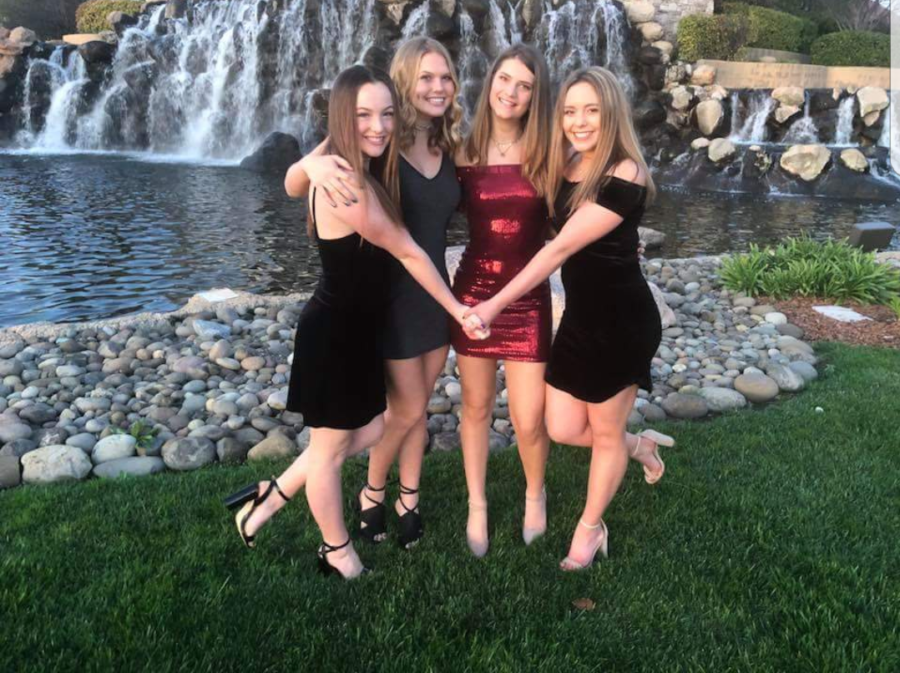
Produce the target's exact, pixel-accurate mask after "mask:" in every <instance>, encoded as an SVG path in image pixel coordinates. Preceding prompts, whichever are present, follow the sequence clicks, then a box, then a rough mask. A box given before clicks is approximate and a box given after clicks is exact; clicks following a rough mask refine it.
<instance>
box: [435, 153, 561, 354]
mask: <svg viewBox="0 0 900 673" xmlns="http://www.w3.org/2000/svg"><path fill="white" fill-rule="evenodd" d="M456 173H457V176H458V177H459V182H460V185H461V186H462V192H463V202H464V206H465V212H466V216H467V217H468V220H469V245H468V246H467V247H466V250H465V252H464V253H463V255H462V259H461V260H460V264H459V271H457V273H456V279H455V280H454V283H453V294H454V295H456V298H457V299H458V300H459V301H461V302H462V303H463V304H466V305H468V306H474V305H475V304H480V303H481V302H483V301H486V300H487V299H490V298H491V297H493V296H494V295H495V294H497V292H499V291H500V290H501V289H503V287H504V286H505V285H506V284H507V283H508V282H509V281H510V280H512V279H513V278H514V277H515V276H516V274H518V273H519V271H521V270H522V269H523V268H525V265H526V264H528V262H529V261H530V260H531V258H532V257H534V255H535V254H536V253H537V252H538V251H539V250H540V249H541V248H542V247H543V245H544V241H545V240H546V238H547V227H548V222H547V208H546V204H545V203H544V199H542V198H541V197H540V196H538V194H537V192H535V190H534V187H533V186H532V185H531V183H530V182H529V181H528V180H527V179H526V178H524V177H523V176H522V167H521V165H519V164H507V165H500V166H462V167H458V168H457V169H456ZM552 323H553V319H552V314H551V304H550V284H549V283H548V282H544V283H541V284H540V285H538V286H537V287H536V288H534V289H533V290H532V291H531V292H529V293H528V294H526V295H524V296H522V297H521V298H520V299H518V300H517V301H515V302H513V303H512V304H510V305H509V306H508V307H507V308H506V309H505V310H504V311H503V312H502V313H501V314H500V315H499V316H497V318H496V319H495V320H494V322H493V323H492V324H491V336H490V337H489V338H487V339H485V340H484V341H476V340H472V339H469V338H468V337H467V336H466V335H465V333H464V332H463V331H462V329H461V328H460V326H459V325H458V324H457V323H456V322H455V321H453V322H452V323H451V327H450V329H451V333H450V341H451V343H452V344H453V348H454V350H455V351H456V352H457V353H458V354H459V355H468V356H471V357H480V358H492V359H497V360H516V361H521V362H547V360H548V359H549V357H550V340H551V330H552Z"/></svg>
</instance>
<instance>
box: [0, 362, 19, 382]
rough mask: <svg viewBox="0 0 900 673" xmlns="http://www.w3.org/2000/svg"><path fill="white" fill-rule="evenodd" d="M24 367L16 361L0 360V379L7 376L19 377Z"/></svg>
mask: <svg viewBox="0 0 900 673" xmlns="http://www.w3.org/2000/svg"><path fill="white" fill-rule="evenodd" d="M23 371H25V367H24V366H23V365H22V363H21V362H19V361H18V360H0V379H4V378H6V377H7V376H21V375H22V372H23Z"/></svg>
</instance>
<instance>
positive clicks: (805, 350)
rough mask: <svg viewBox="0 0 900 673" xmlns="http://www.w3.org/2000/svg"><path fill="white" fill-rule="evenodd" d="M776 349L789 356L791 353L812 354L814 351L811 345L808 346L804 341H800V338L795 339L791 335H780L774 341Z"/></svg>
mask: <svg viewBox="0 0 900 673" xmlns="http://www.w3.org/2000/svg"><path fill="white" fill-rule="evenodd" d="M775 344H776V346H777V347H778V350H780V351H781V352H782V354H784V355H787V356H788V357H791V356H793V355H814V354H815V351H814V350H813V347H812V346H810V345H809V344H808V343H806V342H805V341H800V339H795V338H794V337H792V336H787V335H784V336H780V337H778V339H777V340H776V341H775Z"/></svg>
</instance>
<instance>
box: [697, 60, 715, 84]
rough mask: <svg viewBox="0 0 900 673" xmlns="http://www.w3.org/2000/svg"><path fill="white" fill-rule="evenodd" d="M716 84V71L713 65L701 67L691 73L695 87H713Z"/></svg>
mask: <svg viewBox="0 0 900 673" xmlns="http://www.w3.org/2000/svg"><path fill="white" fill-rule="evenodd" d="M715 83H716V69H715V68H714V67H713V66H711V65H699V66H697V67H695V68H694V70H693V72H691V84H693V85H694V86H712V85H713V84H715Z"/></svg>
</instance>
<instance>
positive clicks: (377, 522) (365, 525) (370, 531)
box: [356, 483, 387, 544]
mask: <svg viewBox="0 0 900 673" xmlns="http://www.w3.org/2000/svg"><path fill="white" fill-rule="evenodd" d="M384 489H385V487H384V486H382V487H381V488H372V487H371V486H370V485H369V484H368V483H367V484H366V487H365V488H364V489H363V491H362V495H363V497H365V499H366V500H368V501H369V502H371V503H372V504H373V506H372V507H367V508H366V509H363V508H362V504H360V502H359V498H357V499H356V504H357V509H358V510H359V535H360V537H361V538H363V539H364V540H366V541H367V542H371V543H372V544H378V543H379V542H384V540H385V539H386V538H387V522H386V520H385V511H386V510H385V506H384V502H383V501H382V502H379V501H377V500H374V499H373V498H371V497H369V494H368V493H367V491H372V493H381V492H382V491H384Z"/></svg>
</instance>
